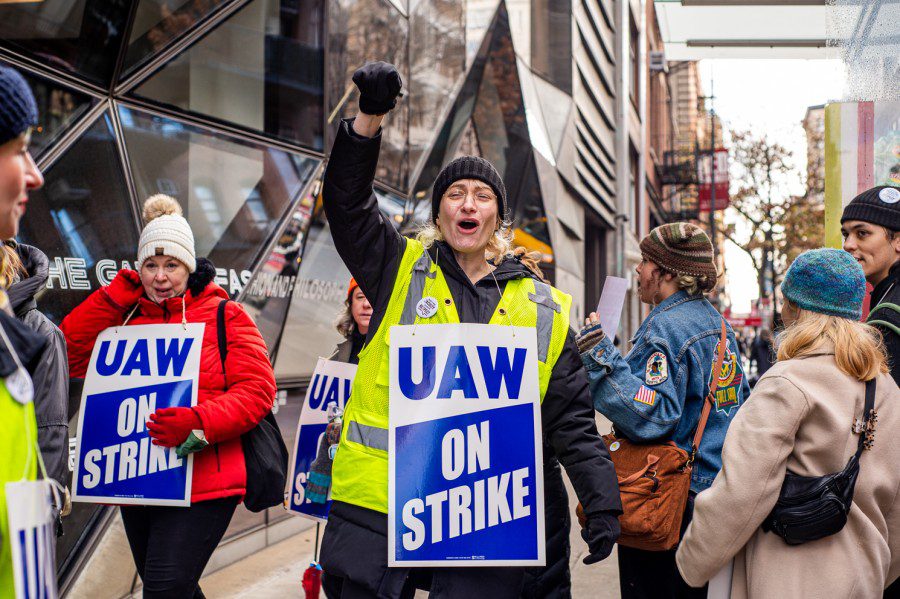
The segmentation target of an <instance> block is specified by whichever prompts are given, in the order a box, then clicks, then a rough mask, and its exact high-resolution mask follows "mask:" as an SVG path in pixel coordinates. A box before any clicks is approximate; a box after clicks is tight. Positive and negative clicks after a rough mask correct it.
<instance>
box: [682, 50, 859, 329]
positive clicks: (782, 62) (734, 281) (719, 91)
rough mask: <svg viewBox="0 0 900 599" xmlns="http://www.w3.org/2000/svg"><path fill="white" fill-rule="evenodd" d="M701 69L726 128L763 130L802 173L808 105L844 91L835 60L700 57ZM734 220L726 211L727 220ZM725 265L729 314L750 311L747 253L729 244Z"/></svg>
mask: <svg viewBox="0 0 900 599" xmlns="http://www.w3.org/2000/svg"><path fill="white" fill-rule="evenodd" d="M700 72H701V76H702V78H703V85H704V93H706V94H707V95H708V94H709V92H710V89H712V90H713V93H714V94H715V97H716V98H715V108H716V113H717V114H718V115H719V117H720V118H721V119H722V120H723V122H724V124H725V129H726V130H741V129H752V130H753V131H754V132H756V133H760V132H765V133H766V134H767V135H768V136H769V137H770V139H772V140H773V141H777V142H778V143H780V144H781V145H783V146H785V147H786V148H787V149H788V150H790V151H792V152H793V153H794V164H795V168H797V169H799V170H800V171H804V170H805V168H806V135H805V133H804V132H803V127H802V126H801V124H800V123H801V121H802V120H803V117H804V116H805V115H806V109H807V107H809V106H816V105H819V104H826V103H828V102H831V101H835V100H839V99H840V98H841V96H842V94H843V84H844V78H843V66H842V63H841V62H840V61H838V60H792V59H773V60H703V61H701V62H700ZM711 83H712V85H711ZM726 140H727V137H726ZM801 191H802V188H801V189H797V190H796V191H795V193H800V192H801ZM733 218H734V215H733V214H730V215H729V214H727V213H726V219H728V220H729V221H730V220H731V219H733ZM725 265H726V269H727V271H728V291H729V293H730V295H731V298H732V303H733V308H732V310H733V312H735V313H743V312H749V311H750V302H751V300H752V299H755V298H756V297H758V291H757V284H756V274H755V271H754V270H753V265H752V263H751V262H750V258H749V256H747V254H746V253H745V252H744V251H743V250H741V249H739V248H738V247H737V246H735V245H733V244H731V243H730V242H729V243H728V245H727V246H726V249H725Z"/></svg>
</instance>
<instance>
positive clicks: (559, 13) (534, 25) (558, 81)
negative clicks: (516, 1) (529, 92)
mask: <svg viewBox="0 0 900 599" xmlns="http://www.w3.org/2000/svg"><path fill="white" fill-rule="evenodd" d="M531 68H532V69H534V72H535V73H538V74H540V75H541V76H542V77H544V78H545V79H547V80H548V81H550V82H551V83H553V85H555V86H557V87H558V88H560V89H561V90H563V91H566V92H568V93H572V0H534V1H533V2H532V3H531Z"/></svg>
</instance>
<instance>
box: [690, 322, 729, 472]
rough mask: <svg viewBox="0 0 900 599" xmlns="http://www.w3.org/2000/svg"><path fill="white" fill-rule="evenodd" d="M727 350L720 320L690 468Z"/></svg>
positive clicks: (723, 325)
mask: <svg viewBox="0 0 900 599" xmlns="http://www.w3.org/2000/svg"><path fill="white" fill-rule="evenodd" d="M727 349H728V330H727V329H726V328H725V319H724V318H723V319H722V333H721V335H720V336H719V353H718V354H717V355H716V364H715V366H713V371H712V376H711V377H710V381H709V393H708V394H707V395H706V399H705V400H704V401H703V410H702V411H701V412H700V421H699V422H698V423H697V430H696V432H694V441H693V442H692V443H691V457H690V458H688V463H687V466H688V467H690V466H691V465H693V463H694V458H695V457H696V456H697V448H699V447H700V441H701V440H702V439H703V431H704V430H705V429H706V421H707V420H709V412H710V410H711V409H712V405H713V403H715V401H716V389H717V388H718V386H719V373H720V372H722V363H723V362H724V361H725V352H726V351H727Z"/></svg>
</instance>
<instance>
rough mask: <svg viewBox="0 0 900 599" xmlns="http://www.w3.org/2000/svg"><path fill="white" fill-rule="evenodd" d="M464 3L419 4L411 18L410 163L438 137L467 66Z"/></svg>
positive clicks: (412, 164) (413, 164) (411, 166)
mask: <svg viewBox="0 0 900 599" xmlns="http://www.w3.org/2000/svg"><path fill="white" fill-rule="evenodd" d="M464 5H465V3H463V2H450V1H440V2H432V1H429V2H419V3H418V4H416V5H415V8H414V9H413V13H412V14H411V15H410V18H409V28H410V36H409V44H410V48H409V71H408V72H409V76H408V78H409V83H408V85H409V92H410V93H409V164H410V168H415V166H416V165H417V163H418V162H419V159H420V158H421V156H422V155H423V154H424V152H425V151H426V148H427V147H428V145H429V144H430V142H431V140H432V138H433V137H434V134H435V129H436V128H437V126H438V123H439V122H440V119H441V117H442V116H443V114H444V112H445V110H446V108H447V104H448V103H449V102H450V101H452V92H454V91H455V90H456V87H457V85H458V83H459V81H460V79H461V78H462V76H463V74H464V72H465V67H466V40H465V35H466V28H465V21H464V19H465V15H464Z"/></svg>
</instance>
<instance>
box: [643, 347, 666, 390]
mask: <svg viewBox="0 0 900 599" xmlns="http://www.w3.org/2000/svg"><path fill="white" fill-rule="evenodd" d="M667 378H669V363H668V362H666V354H664V353H662V352H661V351H658V352H656V353H654V354H653V355H652V356H650V357H649V358H647V368H646V371H645V372H644V381H645V382H646V383H647V384H648V385H651V386H653V385H658V384H660V383H663V382H665V380H666V379H667Z"/></svg>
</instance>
